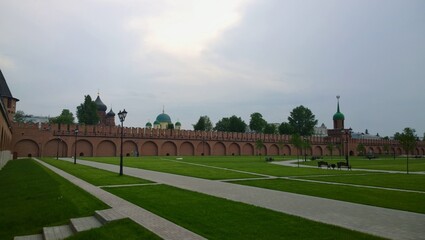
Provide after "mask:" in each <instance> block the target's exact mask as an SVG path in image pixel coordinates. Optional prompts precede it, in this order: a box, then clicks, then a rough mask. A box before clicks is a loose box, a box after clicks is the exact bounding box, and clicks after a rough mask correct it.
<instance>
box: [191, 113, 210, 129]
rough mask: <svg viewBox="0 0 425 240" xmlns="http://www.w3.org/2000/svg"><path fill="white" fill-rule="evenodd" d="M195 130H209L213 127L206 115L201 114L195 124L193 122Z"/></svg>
mask: <svg viewBox="0 0 425 240" xmlns="http://www.w3.org/2000/svg"><path fill="white" fill-rule="evenodd" d="M193 129H194V130H195V131H211V130H212V129H213V126H212V123H211V120H210V118H209V117H208V116H201V117H199V120H198V122H197V123H196V124H193Z"/></svg>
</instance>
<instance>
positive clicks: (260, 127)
mask: <svg viewBox="0 0 425 240" xmlns="http://www.w3.org/2000/svg"><path fill="white" fill-rule="evenodd" d="M266 125H267V122H266V120H264V119H263V115H261V113H258V112H255V113H253V114H251V120H250V121H249V128H250V129H251V130H252V131H255V132H257V133H262V132H263V131H264V128H265V127H266Z"/></svg>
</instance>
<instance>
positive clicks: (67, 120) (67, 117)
mask: <svg viewBox="0 0 425 240" xmlns="http://www.w3.org/2000/svg"><path fill="white" fill-rule="evenodd" d="M74 120H75V118H74V115H73V114H72V112H70V111H69V109H63V110H62V113H61V115H59V116H57V117H54V118H50V119H49V121H50V122H51V123H60V124H73V123H74Z"/></svg>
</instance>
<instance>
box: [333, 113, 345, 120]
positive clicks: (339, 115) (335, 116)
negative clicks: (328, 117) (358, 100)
mask: <svg viewBox="0 0 425 240" xmlns="http://www.w3.org/2000/svg"><path fill="white" fill-rule="evenodd" d="M333 119H334V120H344V119H345V117H344V114H342V113H340V112H337V113H335V114H334V117H333Z"/></svg>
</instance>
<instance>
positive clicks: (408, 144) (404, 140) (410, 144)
mask: <svg viewBox="0 0 425 240" xmlns="http://www.w3.org/2000/svg"><path fill="white" fill-rule="evenodd" d="M415 132H416V131H415V129H413V128H408V127H407V128H405V129H404V130H403V132H402V133H398V132H397V133H396V134H395V135H394V139H395V140H398V141H399V143H400V145H401V147H402V148H403V149H404V151H405V152H406V172H407V174H409V153H410V152H412V151H413V149H415V147H416V140H417V136H416V134H415Z"/></svg>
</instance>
